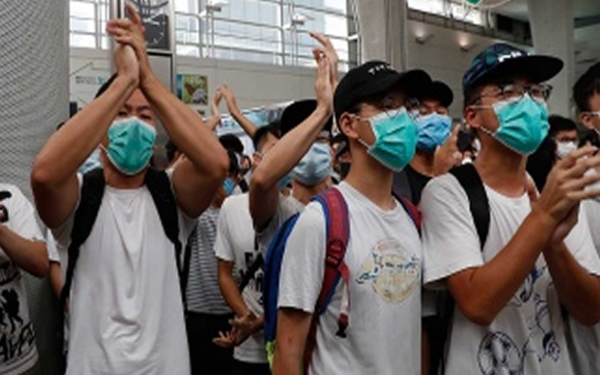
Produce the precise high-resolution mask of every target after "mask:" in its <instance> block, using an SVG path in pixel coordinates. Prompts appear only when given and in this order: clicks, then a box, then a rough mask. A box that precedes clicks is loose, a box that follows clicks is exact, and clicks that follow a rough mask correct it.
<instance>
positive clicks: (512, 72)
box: [462, 43, 564, 98]
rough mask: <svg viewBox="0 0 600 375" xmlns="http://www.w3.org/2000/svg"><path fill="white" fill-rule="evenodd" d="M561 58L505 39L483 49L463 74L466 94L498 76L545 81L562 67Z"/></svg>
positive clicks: (537, 81) (536, 81)
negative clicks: (527, 48) (528, 48)
mask: <svg viewBox="0 0 600 375" xmlns="http://www.w3.org/2000/svg"><path fill="white" fill-rule="evenodd" d="M563 65H564V64H563V62H562V60H561V59H559V58H557V57H553V56H547V55H530V54H528V53H527V51H525V50H522V49H520V48H517V47H513V46H511V45H509V44H506V43H496V44H493V45H491V46H489V47H488V48H486V49H484V50H483V51H481V52H480V53H479V54H478V55H477V56H475V58H474V59H473V61H472V62H471V65H470V66H469V68H468V69H467V71H466V72H465V74H464V75H463V79H462V85H463V93H464V94H465V98H466V97H467V95H468V93H469V92H470V91H471V90H472V89H473V88H475V87H478V86H481V85H483V84H486V83H489V82H493V81H495V80H497V79H499V78H505V77H516V76H523V77H527V78H529V79H531V80H532V81H533V82H535V83H539V82H544V81H547V80H549V79H550V78H552V77H554V76H555V75H557V74H558V73H559V72H560V71H561V70H562V68H563Z"/></svg>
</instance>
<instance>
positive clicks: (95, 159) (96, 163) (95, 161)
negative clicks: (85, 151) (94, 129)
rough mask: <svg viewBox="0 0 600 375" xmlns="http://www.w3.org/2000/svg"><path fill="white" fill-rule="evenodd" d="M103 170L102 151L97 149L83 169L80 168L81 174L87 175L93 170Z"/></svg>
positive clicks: (82, 166) (85, 162)
mask: <svg viewBox="0 0 600 375" xmlns="http://www.w3.org/2000/svg"><path fill="white" fill-rule="evenodd" d="M96 168H102V163H100V149H99V148H97V149H95V150H94V152H92V154H91V155H90V156H88V158H87V159H86V160H85V161H84V162H83V164H82V165H81V167H79V171H78V172H79V173H81V174H85V173H87V172H89V171H91V170H92V169H96Z"/></svg>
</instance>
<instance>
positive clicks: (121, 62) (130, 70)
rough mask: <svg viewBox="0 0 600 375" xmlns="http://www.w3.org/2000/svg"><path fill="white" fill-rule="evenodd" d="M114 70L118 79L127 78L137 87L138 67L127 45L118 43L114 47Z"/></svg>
mask: <svg viewBox="0 0 600 375" xmlns="http://www.w3.org/2000/svg"><path fill="white" fill-rule="evenodd" d="M114 59H115V68H116V70H117V74H118V75H119V76H120V77H127V78H129V79H130V80H131V82H133V83H134V86H137V85H138V83H139V78H140V65H139V62H138V59H137V57H136V55H135V52H134V51H133V48H131V46H128V45H124V44H120V43H118V44H117V45H116V46H115V55H114Z"/></svg>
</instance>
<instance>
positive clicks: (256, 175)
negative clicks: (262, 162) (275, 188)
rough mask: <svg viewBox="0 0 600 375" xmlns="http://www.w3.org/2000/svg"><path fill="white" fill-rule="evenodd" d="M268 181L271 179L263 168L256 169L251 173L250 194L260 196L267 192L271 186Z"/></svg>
mask: <svg viewBox="0 0 600 375" xmlns="http://www.w3.org/2000/svg"><path fill="white" fill-rule="evenodd" d="M270 180H271V179H270V178H269V176H268V174H267V173H266V172H265V170H264V168H260V167H258V168H256V170H255V171H254V172H252V178H251V179H250V186H249V189H250V194H259V195H261V194H262V193H263V192H266V191H267V190H269V187H270V186H271V185H272V183H271V181H270Z"/></svg>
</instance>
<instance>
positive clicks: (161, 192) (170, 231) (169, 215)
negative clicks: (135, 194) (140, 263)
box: [144, 168, 188, 307]
mask: <svg viewBox="0 0 600 375" xmlns="http://www.w3.org/2000/svg"><path fill="white" fill-rule="evenodd" d="M144 183H145V184H146V186H147V187H148V190H149V191H150V195H151V196H152V200H153V201H154V205H155V206H156V210H157V211H158V216H159V217H160V222H161V224H162V227H163V230H164V231H165V235H166V236H167V238H168V239H169V240H170V241H171V243H173V245H174V246H175V261H176V264H177V272H178V273H179V283H180V287H181V298H182V299H183V303H184V307H185V306H186V298H185V297H186V296H185V288H186V283H187V275H184V274H183V269H182V268H183V267H182V265H181V252H182V244H181V241H180V240H179V213H178V211H177V202H176V201H175V195H174V194H173V189H172V188H171V180H170V179H169V176H168V175H167V173H166V172H164V171H158V170H156V169H154V168H148V170H147V171H146V175H145V177H144ZM186 248H187V246H186ZM187 256H188V255H185V257H187Z"/></svg>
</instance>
